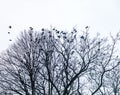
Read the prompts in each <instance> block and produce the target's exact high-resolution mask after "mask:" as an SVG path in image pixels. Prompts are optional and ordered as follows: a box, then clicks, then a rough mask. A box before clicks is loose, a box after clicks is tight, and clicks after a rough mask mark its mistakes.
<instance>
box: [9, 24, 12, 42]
mask: <svg viewBox="0 0 120 95" xmlns="http://www.w3.org/2000/svg"><path fill="white" fill-rule="evenodd" d="M9 29H12V26H9ZM8 34H9V35H10V31H9V32H8ZM9 41H12V39H11V38H9Z"/></svg>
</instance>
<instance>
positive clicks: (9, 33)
mask: <svg viewBox="0 0 120 95" xmlns="http://www.w3.org/2000/svg"><path fill="white" fill-rule="evenodd" d="M8 28H9V29H10V31H11V29H12V26H11V25H10V26H9V27H8ZM29 29H30V30H33V27H29ZM85 29H89V26H86V27H85ZM53 30H56V29H55V28H53ZM10 31H8V35H11V32H10ZM42 31H44V28H42ZM59 32H60V31H57V30H56V33H58V34H59ZM74 32H77V30H76V29H74ZM43 33H44V32H43ZM61 33H63V34H65V32H63V31H62V32H61ZM58 38H60V35H58ZM81 38H82V39H83V36H81ZM9 41H12V39H11V38H9Z"/></svg>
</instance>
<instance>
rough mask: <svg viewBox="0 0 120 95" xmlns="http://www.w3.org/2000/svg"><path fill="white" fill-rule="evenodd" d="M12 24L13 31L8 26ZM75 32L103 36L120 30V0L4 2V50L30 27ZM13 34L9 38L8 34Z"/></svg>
mask: <svg viewBox="0 0 120 95" xmlns="http://www.w3.org/2000/svg"><path fill="white" fill-rule="evenodd" d="M9 25H11V26H12V29H11V30H10V29H9V28H8V26H9ZM50 25H52V26H55V27H57V28H58V29H63V30H71V29H72V28H73V27H74V26H76V27H77V28H79V29H81V30H82V29H83V28H84V27H85V26H86V25H88V26H90V32H91V33H93V34H95V33H97V32H100V33H101V34H102V35H104V34H109V32H111V33H116V32H118V31H119V30H120V0H0V51H2V50H4V49H6V48H7V47H8V45H9V44H11V42H9V38H12V39H15V38H16V35H18V34H19V32H20V31H22V30H24V29H28V27H29V26H33V27H34V28H35V30H40V29H41V28H42V27H44V28H50ZM9 31H10V32H11V35H8V34H7V33H8V32H9Z"/></svg>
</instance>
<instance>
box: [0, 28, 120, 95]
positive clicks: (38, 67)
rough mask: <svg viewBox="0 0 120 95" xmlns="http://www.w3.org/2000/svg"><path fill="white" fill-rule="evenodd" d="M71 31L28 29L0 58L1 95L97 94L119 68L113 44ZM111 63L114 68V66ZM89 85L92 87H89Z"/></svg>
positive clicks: (114, 40) (114, 41) (115, 40)
mask: <svg viewBox="0 0 120 95" xmlns="http://www.w3.org/2000/svg"><path fill="white" fill-rule="evenodd" d="M77 32H78V31H77V30H76V29H74V28H73V30H72V32H70V33H68V32H65V31H58V30H56V29H55V28H54V29H51V30H47V29H42V31H41V32H34V30H33V29H32V30H31V29H30V30H28V31H24V32H22V33H21V36H20V37H19V38H18V40H17V41H16V42H15V43H14V44H13V45H12V46H11V47H10V48H8V50H6V52H5V53H4V54H3V55H2V56H1V57H0V58H1V59H0V88H1V90H0V92H1V93H4V92H5V94H7V95H9V94H18V95H88V93H90V94H89V95H95V94H96V95H97V94H98V93H99V92H100V91H101V88H102V86H103V84H104V81H105V78H104V77H105V75H106V73H108V72H110V71H111V70H114V69H115V68H116V67H118V64H119V60H118V58H116V59H115V55H114V54H115V52H114V49H115V47H116V46H115V44H116V42H117V40H119V35H118V37H117V38H116V39H113V42H112V44H108V43H109V42H107V41H106V40H105V39H101V38H100V37H98V36H97V37H95V38H93V39H90V37H89V34H88V28H87V29H86V30H85V31H84V32H83V33H82V32H81V35H78V33H77ZM113 63H114V65H113ZM91 83H92V84H93V85H92V86H91Z"/></svg>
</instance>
